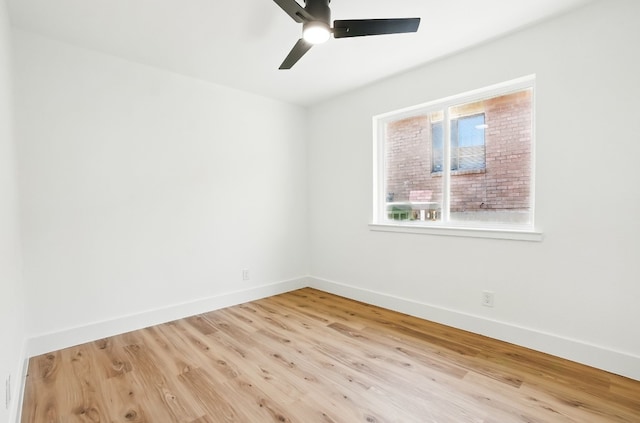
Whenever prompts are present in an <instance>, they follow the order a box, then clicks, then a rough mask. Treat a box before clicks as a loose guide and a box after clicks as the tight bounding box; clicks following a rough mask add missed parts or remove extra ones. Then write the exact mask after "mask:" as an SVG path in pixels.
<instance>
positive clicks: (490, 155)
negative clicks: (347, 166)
mask: <svg viewBox="0 0 640 423" xmlns="http://www.w3.org/2000/svg"><path fill="white" fill-rule="evenodd" d="M533 95H534V78H533V77H527V78H522V79H520V80H517V81H511V82H508V83H504V84H500V85H497V86H493V87H489V88H486V89H482V90H477V91H474V92H471V93H465V94H461V95H458V96H454V97H449V98H446V99H442V100H438V101H434V102H430V103H427V104H424V105H420V106H416V107H413V108H410V109H405V110H401V111H397V112H392V113H388V114H385V115H381V116H377V117H376V118H375V119H374V121H375V132H376V140H375V142H376V157H377V159H376V163H375V168H376V170H375V175H374V178H375V181H374V182H375V183H374V186H375V187H376V188H375V189H376V192H375V202H374V203H375V204H374V207H375V210H374V224H393V225H406V226H424V227H434V228H437V227H446V228H455V227H459V228H460V227H464V228H471V229H496V228H498V229H506V230H521V231H532V230H533V177H532V169H533V166H532V165H533V144H534V143H533V141H534V139H533V118H534V116H533ZM444 163H449V166H445V165H444Z"/></svg>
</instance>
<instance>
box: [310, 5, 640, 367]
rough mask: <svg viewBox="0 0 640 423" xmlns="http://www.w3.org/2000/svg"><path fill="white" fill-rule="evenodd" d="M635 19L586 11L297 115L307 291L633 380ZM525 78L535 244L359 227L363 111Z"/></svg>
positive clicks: (639, 292)
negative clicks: (306, 203)
mask: <svg viewBox="0 0 640 423" xmlns="http://www.w3.org/2000/svg"><path fill="white" fill-rule="evenodd" d="M639 16H640V2H637V1H635V0H614V1H600V2H596V3H594V4H591V5H590V6H587V7H585V8H583V9H580V10H578V11H575V12H573V13H570V14H567V15H564V16H561V17H559V18H557V19H554V20H552V21H547V22H544V23H541V24H539V25H536V26H534V27H530V28H527V29H525V30H523V31H521V32H519V33H515V34H512V35H511V36H508V37H505V38H502V39H499V40H494V41H493V42H490V43H487V44H484V45H481V46H478V47H476V48H473V49H470V50H467V51H465V52H462V53H460V54H457V55H454V56H450V57H448V58H445V59H442V60H440V61H437V62H434V63H432V64H428V65H426V66H424V67H421V68H418V69H415V70H413V71H411V72H409V73H406V74H403V75H400V76H398V77H395V78H391V79H388V80H385V81H383V82H381V83H378V84H375V85H373V86H370V87H367V88H365V89H362V90H359V91H357V92H354V93H351V94H348V95H344V96H342V97H339V98H335V99H332V100H330V101H327V102H325V103H323V104H320V105H317V106H316V107H314V108H312V110H311V112H310V129H311V130H310V133H311V134H312V135H311V140H310V145H309V158H310V160H309V166H310V172H311V173H310V188H309V192H310V193H311V194H310V226H311V232H310V237H311V251H310V253H311V258H312V259H311V260H312V261H311V274H312V275H314V276H315V277H317V278H318V282H317V285H318V286H326V287H327V288H328V289H333V290H335V291H339V292H344V293H347V294H351V295H360V296H361V297H363V298H365V299H366V298H367V296H368V295H369V297H368V298H374V299H375V298H378V299H380V298H382V297H386V298H391V299H393V298H395V299H396V300H397V301H396V304H398V305H399V307H400V308H401V307H402V305H403V304H404V305H407V304H411V307H413V308H412V310H414V312H415V313H417V314H423V315H425V316H427V317H430V318H434V319H437V320H440V321H442V322H444V323H448V324H453V325H457V326H461V327H464V328H467V329H471V330H475V331H480V332H484V333H487V334H489V335H491V336H494V337H498V338H502V339H507V340H510V341H515V342H518V343H521V344H524V345H528V346H532V347H535V348H538V349H542V350H546V351H549V352H552V353H554V354H557V355H561V356H565V357H568V358H571V359H574V360H577V361H581V362H586V363H588V364H593V365H598V366H600V367H604V368H606V369H609V370H612V371H616V372H618V373H623V374H626V375H629V376H632V377H635V378H637V379H640V337H639V336H637V326H638V323H639V322H640V307H639V306H638V303H639V302H640V283H639V282H640V260H639V258H640V218H639V217H640V190H639V189H638V183H640V166H639V157H640V119H638V115H639V113H640V103H639V102H638V99H639V98H640V83H639V82H638V77H639V75H640V50H638V48H637V45H638V44H639V43H640V25H638V17H639ZM433 42H437V40H435V39H434V40H433ZM381 60H384V58H381ZM529 74H536V75H537V92H536V96H537V106H536V112H537V116H536V117H537V166H536V186H537V196H536V226H537V228H538V229H539V230H541V231H543V232H544V241H542V242H539V243H533V242H521V241H503V240H488V239H471V238H454V237H440V236H428V235H408V234H398V233H382V232H372V231H370V230H369V228H368V226H367V224H368V223H369V222H370V221H371V218H372V205H371V202H372V121H371V118H372V116H374V115H376V114H380V113H384V112H389V111H392V110H395V109H399V108H403V107H407V106H411V105H414V104H419V103H423V102H426V101H430V100H435V99H438V98H441V97H445V96H449V95H454V94H458V93H461V92H465V91H468V90H471V89H475V88H480V87H484V86H488V85H491V84H494V83H498V82H502V81H506V80H510V79H513V78H516V77H520V76H525V75H529ZM484 289H488V290H492V291H495V293H496V294H495V304H496V305H495V308H493V309H490V308H486V307H482V306H481V305H480V298H481V291H482V290H484ZM358 293H359V294H358ZM381 301H382V300H381ZM382 302H384V301H382ZM385 304H392V305H393V304H394V302H393V301H386V302H385ZM421 307H422V308H421ZM600 353H602V355H601V356H600ZM594 355H598V356H594Z"/></svg>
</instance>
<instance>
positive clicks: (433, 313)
mask: <svg viewBox="0 0 640 423" xmlns="http://www.w3.org/2000/svg"><path fill="white" fill-rule="evenodd" d="M307 280H308V282H309V286H310V287H312V288H316V289H319V290H322V291H325V292H328V293H332V294H336V295H340V296H343V297H347V298H351V299H354V300H357V301H362V302H364V303H367V304H372V305H376V306H379V307H384V308H387V309H390V310H395V311H399V312H401V313H405V314H409V315H412V316H415V317H419V318H422V319H426V320H430V321H432V322H436V323H441V324H444V325H447V326H452V327H455V328H458V329H463V330H466V331H469V332H473V333H477V334H481V335H485V336H488V337H490V338H494V339H499V340H501V341H505V342H509V343H512V344H516V345H520V346H523V347H526V348H530V349H533V350H536V351H541V352H544V353H547V354H551V355H554V356H557V357H562V358H565V359H567V360H571V361H575V362H578V363H582V364H586V365H588V366H591V367H596V368H598V369H602V370H605V371H608V372H611V373H615V374H618V375H621V376H625V377H628V378H631V379H635V380H639V381H640V357H638V356H634V355H631V354H627V353H624V352H620V351H615V350H611V349H609V348H605V347H602V346H598V345H592V344H589V343H587V342H583V341H580V340H576V339H570V338H566V337H562V336H558V335H555V334H552V333H546V332H541V331H539V330H536V329H531V328H526V327H522V326H517V325H513V324H510V323H506V322H501V321H497V320H491V319H487V318H485V317H482V316H477V315H472V314H468V313H462V312H459V311H455V310H449V309H445V308H442V307H437V306H434V305H431V304H426V303H422V302H418V301H414V300H410V299H407V298H401V297H396V296H392V295H389V294H385V293H382V292H376V291H371V290H367V289H362V288H358V287H355V286H351V285H346V284H342V283H338V282H333V281H328V280H324V279H319V278H313V277H310V278H308V279H307Z"/></svg>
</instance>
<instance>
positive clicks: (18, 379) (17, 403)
mask: <svg viewBox="0 0 640 423" xmlns="http://www.w3.org/2000/svg"><path fill="white" fill-rule="evenodd" d="M28 365H29V358H28V356H27V341H26V340H25V342H23V343H22V351H21V352H20V358H19V360H18V363H17V366H16V371H15V372H13V373H12V375H13V377H12V379H13V382H12V384H13V388H12V390H11V404H10V405H9V420H7V422H9V423H20V420H21V418H22V399H23V397H24V388H25V381H26V377H27V367H28ZM14 378H15V379H14Z"/></svg>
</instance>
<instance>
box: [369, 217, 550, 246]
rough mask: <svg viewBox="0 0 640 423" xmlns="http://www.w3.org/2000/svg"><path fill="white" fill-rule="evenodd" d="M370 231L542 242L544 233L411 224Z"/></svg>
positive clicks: (374, 225)
mask: <svg viewBox="0 0 640 423" xmlns="http://www.w3.org/2000/svg"><path fill="white" fill-rule="evenodd" d="M369 229H370V230H372V231H377V232H397V233H407V234H420V235H437V236H460V237H467V238H489V239H506V240H511V241H530V242H540V241H542V232H536V231H533V230H526V229H506V228H469V227H462V226H436V225H435V224H434V225H429V226H426V225H424V224H411V223H392V222H388V223H370V224H369Z"/></svg>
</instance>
